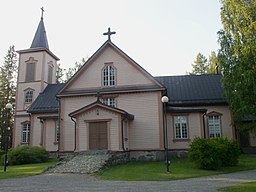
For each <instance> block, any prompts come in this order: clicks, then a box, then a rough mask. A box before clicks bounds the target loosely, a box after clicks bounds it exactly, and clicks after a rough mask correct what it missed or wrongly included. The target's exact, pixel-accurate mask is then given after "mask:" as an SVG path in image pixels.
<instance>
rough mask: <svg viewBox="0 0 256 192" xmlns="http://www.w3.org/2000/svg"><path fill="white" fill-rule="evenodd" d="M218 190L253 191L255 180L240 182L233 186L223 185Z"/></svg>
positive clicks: (255, 185) (255, 187) (231, 191)
mask: <svg viewBox="0 0 256 192" xmlns="http://www.w3.org/2000/svg"><path fill="white" fill-rule="evenodd" d="M218 190H219V191H223V192H244V191H246V192H255V191H256V182H249V183H241V184H237V185H233V186H228V187H223V188H220V189H218Z"/></svg>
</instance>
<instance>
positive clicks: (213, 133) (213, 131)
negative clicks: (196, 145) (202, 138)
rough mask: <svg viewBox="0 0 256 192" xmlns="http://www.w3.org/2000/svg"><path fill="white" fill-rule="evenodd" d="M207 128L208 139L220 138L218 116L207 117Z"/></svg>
mask: <svg viewBox="0 0 256 192" xmlns="http://www.w3.org/2000/svg"><path fill="white" fill-rule="evenodd" d="M208 127H209V137H210V138H215V137H220V136H221V131H220V116H219V115H210V116H208Z"/></svg>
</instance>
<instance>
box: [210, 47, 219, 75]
mask: <svg viewBox="0 0 256 192" xmlns="http://www.w3.org/2000/svg"><path fill="white" fill-rule="evenodd" d="M208 66H209V67H208V73H209V74H215V73H220V66H219V64H218V61H217V55H216V53H215V52H214V51H212V52H211V55H210V56H209V63H208ZM217 70H218V71H217Z"/></svg>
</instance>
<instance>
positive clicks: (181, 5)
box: [0, 0, 222, 76]
mask: <svg viewBox="0 0 256 192" xmlns="http://www.w3.org/2000/svg"><path fill="white" fill-rule="evenodd" d="M42 6H43V7H44V10H45V12H44V24H45V28H46V33H47V38H48V43H49V48H50V50H51V51H52V52H53V53H54V54H55V55H56V56H58V57H59V58H60V61H59V63H60V64H61V67H63V68H68V67H71V66H74V63H75V62H77V61H81V59H82V58H88V57H90V56H91V55H92V54H93V53H94V52H95V51H97V49H98V48H99V47H100V46H101V45H102V44H103V43H104V42H105V41H106V40H107V37H106V36H103V33H104V32H106V31H107V29H108V27H110V28H111V30H112V31H115V32H116V34H115V35H112V36H111V40H112V42H113V43H114V44H115V45H117V46H118V47H119V48H120V49H122V50H123V51H124V52H125V53H126V54H128V55H129V56H130V57H131V58H132V59H133V60H135V61H136V62H137V63H138V64H139V65H141V66H142V67H143V68H144V69H146V70H147V71H148V72H149V73H151V74H152V75H153V76H164V75H184V74H186V73H187V72H191V71H192V67H191V64H192V63H193V62H194V60H195V58H196V55H197V54H198V53H199V52H200V53H202V54H203V55H205V56H206V57H207V58H208V57H209V55H210V53H211V51H215V52H217V51H218V48H219V45H218V42H217V41H218V37H217V32H218V31H219V30H220V29H221V28H222V24H221V20H220V6H221V5H220V3H219V0H207V1H206V0H72V1H70V0H67V1H63V0H23V1H21V0H8V1H0V25H1V30H0V64H1V65H2V63H3V61H4V56H5V55H6V54H7V51H8V48H9V46H11V45H14V46H15V50H23V49H28V48H29V47H30V45H31V43H32V40H33V37H34V34H35V32H36V29H37V26H38V24H39V21H40V18H41V9H40V8H41V7H42Z"/></svg>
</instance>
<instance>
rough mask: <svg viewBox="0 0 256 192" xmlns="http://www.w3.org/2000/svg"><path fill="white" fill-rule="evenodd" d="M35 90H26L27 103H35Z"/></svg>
mask: <svg viewBox="0 0 256 192" xmlns="http://www.w3.org/2000/svg"><path fill="white" fill-rule="evenodd" d="M33 93H34V90H33V89H27V90H25V103H32V101H33Z"/></svg>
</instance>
